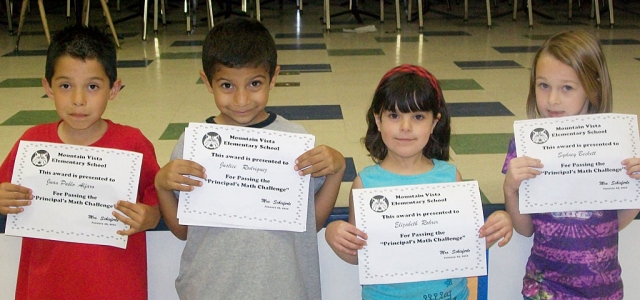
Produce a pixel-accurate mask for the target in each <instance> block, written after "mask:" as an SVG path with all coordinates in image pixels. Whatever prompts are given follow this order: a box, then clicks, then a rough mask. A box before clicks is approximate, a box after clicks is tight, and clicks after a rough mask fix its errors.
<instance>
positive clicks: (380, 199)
mask: <svg viewBox="0 0 640 300" xmlns="http://www.w3.org/2000/svg"><path fill="white" fill-rule="evenodd" d="M369 206H370V207H371V210H373V211H375V212H379V213H381V212H384V211H386V210H387V208H389V200H387V197H385V196H383V195H377V196H373V197H372V198H371V201H369Z"/></svg>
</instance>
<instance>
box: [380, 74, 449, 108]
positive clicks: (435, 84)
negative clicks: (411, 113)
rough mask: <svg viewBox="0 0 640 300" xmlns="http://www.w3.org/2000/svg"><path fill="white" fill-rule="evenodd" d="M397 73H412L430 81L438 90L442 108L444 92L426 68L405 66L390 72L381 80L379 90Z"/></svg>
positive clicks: (437, 93) (437, 94) (437, 95)
mask: <svg viewBox="0 0 640 300" xmlns="http://www.w3.org/2000/svg"><path fill="white" fill-rule="evenodd" d="M397 73H412V74H416V75H418V76H420V77H422V78H426V79H428V80H429V83H431V86H432V87H433V88H434V89H435V90H436V97H438V106H440V103H441V102H442V101H441V99H442V91H441V90H440V85H438V80H437V79H436V77H435V76H433V74H431V73H429V71H427V70H426V69H425V68H423V67H420V66H416V65H409V64H404V65H400V66H397V67H395V68H393V69H391V70H389V72H387V73H386V74H384V76H382V79H380V83H379V84H378V88H380V86H381V85H382V83H383V82H385V81H386V80H387V79H389V77H391V76H393V75H395V74H397Z"/></svg>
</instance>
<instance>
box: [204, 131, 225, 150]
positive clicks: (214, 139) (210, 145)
mask: <svg viewBox="0 0 640 300" xmlns="http://www.w3.org/2000/svg"><path fill="white" fill-rule="evenodd" d="M221 144H222V137H220V135H219V134H217V133H216V132H208V133H207V134H205V135H204V136H203V137H202V145H203V146H204V147H205V148H207V149H209V150H214V149H216V148H218V147H220V145H221Z"/></svg>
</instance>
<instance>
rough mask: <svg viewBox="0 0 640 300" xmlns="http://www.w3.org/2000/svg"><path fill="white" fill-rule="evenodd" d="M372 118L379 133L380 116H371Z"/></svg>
mask: <svg viewBox="0 0 640 300" xmlns="http://www.w3.org/2000/svg"><path fill="white" fill-rule="evenodd" d="M373 118H374V119H375V120H376V126H377V127H378V131H380V115H378V114H373Z"/></svg>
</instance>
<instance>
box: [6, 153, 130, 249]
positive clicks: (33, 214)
mask: <svg viewBox="0 0 640 300" xmlns="http://www.w3.org/2000/svg"><path fill="white" fill-rule="evenodd" d="M141 166H142V154H140V153H136V152H131V151H123V150H116V149H109V148H98V147H86V146H75V145H68V144H56V143H43V142H27V141H21V142H20V145H19V148H18V154H17V157H16V162H15V166H14V170H13V177H12V179H11V182H12V183H14V184H18V185H22V186H25V187H28V188H30V189H31V190H32V191H33V201H31V205H30V206H27V207H25V209H24V212H22V213H20V214H10V215H8V216H7V228H6V234H8V235H15V236H23V237H32V238H41V239H49V240H56V241H66V242H75V243H85V244H96V245H108V246H114V247H118V248H126V247H127V237H126V236H121V235H118V234H117V233H116V231H118V230H126V229H128V227H129V226H127V225H125V224H124V223H122V222H120V221H118V220H117V219H116V218H115V217H113V215H111V212H113V211H114V205H115V204H116V203H117V202H118V200H125V201H130V202H135V201H136V198H137V194H138V180H139V178H140V168H141Z"/></svg>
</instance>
